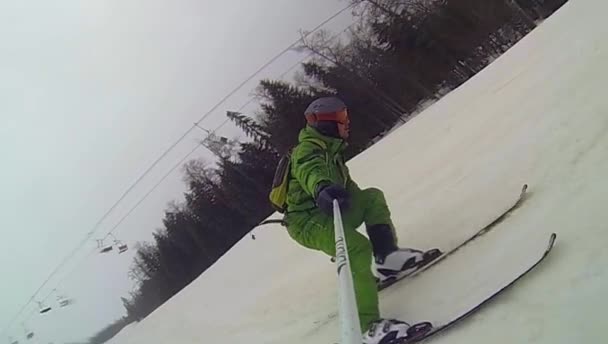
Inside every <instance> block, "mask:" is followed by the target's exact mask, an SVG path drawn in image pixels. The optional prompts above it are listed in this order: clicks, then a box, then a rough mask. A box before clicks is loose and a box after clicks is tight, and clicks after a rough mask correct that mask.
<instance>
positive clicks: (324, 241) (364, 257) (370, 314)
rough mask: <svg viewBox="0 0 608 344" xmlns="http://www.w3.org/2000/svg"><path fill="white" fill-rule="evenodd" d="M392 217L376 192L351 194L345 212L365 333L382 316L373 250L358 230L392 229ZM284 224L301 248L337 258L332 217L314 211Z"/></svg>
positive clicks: (291, 215)
mask: <svg viewBox="0 0 608 344" xmlns="http://www.w3.org/2000/svg"><path fill="white" fill-rule="evenodd" d="M390 216H391V215H390V211H389V209H388V206H387V204H386V199H385V198H384V193H383V192H382V191H381V190H379V189H376V188H369V189H364V190H358V191H357V192H354V193H352V194H351V206H350V208H349V209H347V211H346V212H344V211H342V221H343V223H344V234H345V236H346V245H347V247H348V255H349V259H350V263H351V269H352V274H353V282H354V286H355V296H356V299H357V306H358V309H359V319H360V321H361V330H362V331H366V330H367V329H368V327H369V325H370V323H371V322H372V321H374V320H377V319H378V318H380V312H379V309H378V289H377V286H376V281H375V277H374V275H373V274H372V270H371V262H372V261H371V259H372V246H371V243H370V242H369V240H368V239H367V238H366V237H365V236H364V235H363V234H361V233H359V232H358V231H357V228H358V227H359V226H361V224H362V223H365V224H366V225H367V226H371V225H377V224H389V225H390V226H391V227H392V228H393V225H392V222H391V219H390ZM285 221H286V223H287V231H288V232H289V235H290V236H291V237H292V238H293V239H294V240H295V241H297V242H298V243H299V244H301V245H302V246H304V247H307V248H310V249H314V250H319V251H322V252H325V253H326V254H328V255H330V256H332V257H333V256H335V254H336V248H335V234H334V223H333V216H328V215H325V214H323V213H321V211H319V210H318V209H312V210H310V211H301V212H293V213H289V214H287V216H286V217H285Z"/></svg>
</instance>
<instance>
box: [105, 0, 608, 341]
mask: <svg viewBox="0 0 608 344" xmlns="http://www.w3.org/2000/svg"><path fill="white" fill-rule="evenodd" d="M607 10H608V3H606V2H604V1H602V0H587V1H583V0H570V2H569V3H568V4H567V5H566V6H565V7H563V8H562V9H561V10H560V11H558V12H557V13H556V14H554V15H553V16H552V17H550V18H549V19H548V20H546V21H545V22H544V23H543V24H542V25H541V26H540V27H539V28H538V29H537V30H535V31H534V32H532V33H531V34H530V35H528V36H527V37H525V38H524V39H523V40H522V41H521V42H520V43H518V44H517V45H516V46H515V47H514V48H513V49H511V50H510V51H508V52H507V53H506V54H504V55H503V56H501V57H500V58H499V59H497V60H496V61H494V62H493V63H492V65H490V66H489V67H488V68H487V69H485V70H484V71H483V72H481V73H480V74H478V75H477V76H475V77H474V78H473V79H472V80H470V81H469V82H467V83H466V84H465V85H463V87H461V88H459V89H458V90H456V91H454V92H452V93H450V94H449V95H447V96H446V97H444V98H443V99H442V100H441V101H439V102H437V103H436V104H434V105H433V106H431V107H430V108H428V109H427V110H426V111H425V112H423V113H422V114H421V115H419V116H418V117H416V118H415V119H413V120H412V121H410V122H408V123H407V124H406V125H404V126H403V127H401V128H399V129H398V130H396V131H395V132H394V133H393V134H391V135H390V136H388V137H386V138H385V139H383V140H382V141H381V142H379V143H378V144H376V145H374V146H373V147H371V148H370V149H369V150H367V151H366V152H364V153H363V154H362V155H360V156H358V157H357V158H356V159H355V160H353V161H352V162H351V163H350V166H351V170H352V174H353V176H354V178H355V179H356V180H357V181H358V182H359V184H360V185H362V186H363V185H369V186H372V185H373V186H378V187H380V188H383V189H384V190H385V192H386V195H387V197H388V199H389V201H390V204H391V206H392V209H393V213H394V218H395V224H396V225H397V227H398V231H399V235H400V241H401V244H402V245H408V246H416V247H425V248H426V247H431V246H440V247H444V248H445V247H449V246H451V245H454V244H455V243H457V242H458V241H459V240H461V238H463V237H466V236H467V234H470V232H471V231H475V230H476V229H478V228H480V227H481V226H483V225H485V224H486V223H487V222H488V221H489V220H491V219H492V217H494V216H496V215H497V214H498V213H500V211H501V210H502V209H504V208H505V207H507V206H508V205H509V203H510V202H511V200H512V199H513V198H514V197H516V196H517V194H518V193H519V189H520V187H521V184H522V183H524V182H525V183H529V184H530V195H529V197H528V198H527V199H526V201H525V202H524V204H523V205H522V207H520V208H519V209H517V210H516V211H515V212H514V213H513V214H512V215H511V216H510V217H508V218H507V219H506V220H505V221H504V222H502V223H501V224H500V225H499V226H497V227H495V228H494V229H493V230H492V231H491V232H490V233H488V234H487V235H486V236H484V237H482V238H481V239H479V240H477V241H475V242H474V243H473V244H472V245H470V246H469V247H467V248H466V249H465V250H463V251H462V252H460V253H458V254H457V255H455V256H454V257H450V258H448V259H447V260H446V261H444V262H443V263H441V265H439V266H437V268H436V269H431V270H429V271H428V272H426V273H428V274H430V275H429V276H433V277H426V278H425V277H424V275H422V276H421V278H420V279H414V280H411V281H408V282H406V283H403V284H399V285H396V286H394V287H392V288H391V289H388V290H387V291H386V292H383V293H382V297H381V298H382V300H381V303H382V305H381V307H382V310H383V312H384V313H385V315H387V316H395V317H400V318H403V319H405V320H412V318H416V319H415V320H421V319H422V318H428V317H448V316H449V314H451V313H453V312H455V311H457V308H458V307H459V304H460V303H462V302H464V301H463V300H466V299H467V298H470V297H474V296H475V294H476V293H477V292H479V288H481V287H482V286H484V285H489V284H492V283H494V284H496V283H498V282H499V281H500V279H501V278H502V277H501V276H503V275H504V274H508V273H509V271H510V270H513V269H516V268H517V264H521V260H522V257H523V256H524V255H525V254H526V252H529V251H530V247H531V246H533V245H537V243H539V242H540V241H539V240H541V239H542V240H544V238H546V237H547V236H548V233H550V232H557V233H558V235H559V236H558V242H557V246H556V248H555V249H554V251H553V252H552V254H551V256H550V257H549V259H548V260H547V261H546V262H544V263H543V265H541V266H540V267H539V269H537V270H535V271H534V272H533V273H531V274H530V275H529V276H527V277H526V278H525V279H523V280H522V281H520V283H518V284H517V285H516V286H515V287H514V288H513V289H510V290H509V291H507V292H506V293H504V294H503V295H501V296H500V297H499V298H497V299H496V301H495V302H493V303H491V304H490V305H489V306H488V307H485V308H483V309H482V310H481V311H480V312H478V313H476V314H475V315H474V316H473V317H471V318H469V319H468V320H466V321H464V322H462V323H461V324H460V325H459V326H457V327H455V328H453V329H451V330H449V331H448V332H446V333H445V334H443V335H441V336H439V337H437V338H433V339H432V341H433V343H450V344H458V343H467V344H471V343H496V344H500V343H552V344H554V343H578V342H590V343H599V342H603V340H602V338H603V337H604V335H603V334H604V331H603V325H605V323H606V321H605V318H604V312H605V310H606V309H608V298H606V296H605V295H606V290H608V271H607V269H608V250H606V249H605V246H606V244H608V231H607V230H606V222H607V220H608V213H607V211H606V204H607V200H608V181H606V178H608V159H607V157H608V97H607V96H605V95H604V91H603V90H604V86H605V84H606V80H608V40H607V39H606V37H607V36H608V24H606V23H605V20H604V14H605V13H606V12H607ZM368 166H374V168H373V169H372V168H368ZM256 236H257V240H255V241H254V240H251V239H250V238H249V237H248V236H247V237H245V238H244V239H243V240H241V242H239V243H238V244H237V245H236V246H235V247H234V248H233V249H232V250H231V251H230V252H228V253H227V254H226V255H225V256H224V257H222V259H220V261H218V263H217V264H215V265H214V266H213V267H212V268H211V269H209V270H208V271H207V272H206V273H205V274H203V275H202V276H201V277H200V278H199V279H197V280H196V281H194V282H193V283H192V284H191V285H189V286H188V287H187V288H185V289H184V290H183V291H182V292H181V293H179V294H178V295H176V296H175V297H174V298H172V299H171V300H170V301H169V302H167V303H166V304H165V305H163V306H162V307H161V308H159V309H158V310H157V311H156V312H154V313H153V314H151V315H150V316H149V317H148V318H147V319H145V320H144V321H142V322H141V323H139V324H137V326H136V327H134V328H132V329H130V330H129V331H128V333H124V334H123V333H121V334H119V335H118V336H117V337H116V338H114V339H113V340H112V341H111V343H112V344H135V343H142V344H143V343H146V344H149V343H183V344H188V343H197V344H198V343H250V344H257V343H260V344H261V343H285V342H288V343H300V344H304V343H334V342H337V340H338V324H337V319H336V317H335V311H336V305H337V298H336V276H335V273H334V267H333V265H332V264H330V262H329V258H328V257H325V256H323V255H322V254H320V253H317V252H314V251H310V250H307V249H304V248H301V247H299V246H297V245H296V244H295V243H293V242H292V241H291V240H290V238H289V237H288V236H287V234H286V233H285V231H284V230H283V229H282V228H281V227H274V228H273V227H266V228H264V229H257V230H256ZM540 245H541V246H542V245H543V244H540ZM426 273H425V274H426ZM430 279H433V280H434V283H432V282H433V281H430ZM429 285H430V286H433V287H428V286H429ZM425 286H427V287H425ZM418 318H420V319H418Z"/></svg>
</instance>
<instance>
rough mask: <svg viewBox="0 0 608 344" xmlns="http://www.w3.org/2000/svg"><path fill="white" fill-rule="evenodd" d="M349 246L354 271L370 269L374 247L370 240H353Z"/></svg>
mask: <svg viewBox="0 0 608 344" xmlns="http://www.w3.org/2000/svg"><path fill="white" fill-rule="evenodd" d="M347 245H348V255H349V258H350V260H351V261H352V266H353V270H357V269H360V268H361V269H366V268H369V264H370V263H371V256H372V245H371V243H370V242H369V240H367V239H365V238H364V237H362V238H361V239H359V240H352V241H351V242H349V243H347Z"/></svg>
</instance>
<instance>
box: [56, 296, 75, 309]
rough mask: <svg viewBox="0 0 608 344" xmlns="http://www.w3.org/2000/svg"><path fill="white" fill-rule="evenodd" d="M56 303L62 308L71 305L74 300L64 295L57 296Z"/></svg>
mask: <svg viewBox="0 0 608 344" xmlns="http://www.w3.org/2000/svg"><path fill="white" fill-rule="evenodd" d="M57 303H58V304H59V307H61V308H63V307H67V306H69V305H71V304H72V303H74V301H73V300H72V299H68V298H67V297H65V296H57Z"/></svg>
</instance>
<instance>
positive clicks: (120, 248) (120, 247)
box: [116, 242, 129, 254]
mask: <svg viewBox="0 0 608 344" xmlns="http://www.w3.org/2000/svg"><path fill="white" fill-rule="evenodd" d="M116 246H118V254H121V253H125V252H127V251H128V250H129V247H128V246H127V244H125V243H122V242H116Z"/></svg>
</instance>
